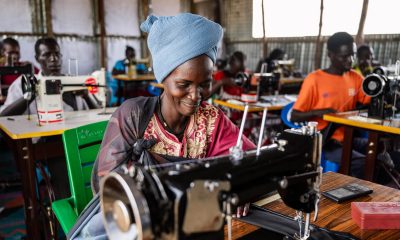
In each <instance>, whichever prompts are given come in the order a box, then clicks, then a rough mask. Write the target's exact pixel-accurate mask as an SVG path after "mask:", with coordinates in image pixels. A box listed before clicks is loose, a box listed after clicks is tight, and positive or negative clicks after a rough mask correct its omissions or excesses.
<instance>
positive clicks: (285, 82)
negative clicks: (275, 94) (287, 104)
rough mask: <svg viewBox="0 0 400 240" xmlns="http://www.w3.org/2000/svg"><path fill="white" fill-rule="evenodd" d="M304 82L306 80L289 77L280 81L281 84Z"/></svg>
mask: <svg viewBox="0 0 400 240" xmlns="http://www.w3.org/2000/svg"><path fill="white" fill-rule="evenodd" d="M303 80H304V78H295V77H288V78H281V79H279V83H280V84H292V83H302V82H303Z"/></svg>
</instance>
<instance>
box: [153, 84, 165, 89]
mask: <svg viewBox="0 0 400 240" xmlns="http://www.w3.org/2000/svg"><path fill="white" fill-rule="evenodd" d="M150 85H151V86H153V87H157V88H161V89H164V84H162V83H156V82H151V83H150Z"/></svg>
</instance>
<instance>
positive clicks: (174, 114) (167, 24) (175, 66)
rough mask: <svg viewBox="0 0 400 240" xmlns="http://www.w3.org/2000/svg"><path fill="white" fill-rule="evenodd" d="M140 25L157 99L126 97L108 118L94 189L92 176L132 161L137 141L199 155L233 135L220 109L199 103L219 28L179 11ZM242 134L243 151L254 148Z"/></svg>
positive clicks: (223, 147)
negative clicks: (158, 87) (145, 34)
mask: <svg viewBox="0 0 400 240" xmlns="http://www.w3.org/2000/svg"><path fill="white" fill-rule="evenodd" d="M141 29H142V30H143V31H145V32H148V33H149V35H148V46H149V49H150V52H151V54H152V58H153V62H154V73H155V76H156V78H157V80H158V81H159V82H162V83H163V84H164V91H163V93H162V95H161V96H160V97H139V98H134V99H129V100H127V101H125V102H124V103H123V104H122V105H121V107H120V108H119V109H118V110H117V111H116V112H115V113H114V115H113V116H112V117H111V120H110V122H109V124H108V127H107V130H106V133H105V136H104V139H103V142H102V146H101V149H100V153H99V156H98V159H97V161H96V164H95V168H94V172H93V186H94V189H95V191H97V190H98V181H99V179H98V178H99V177H102V176H104V175H105V174H107V173H108V172H109V171H110V170H112V169H113V168H114V167H115V166H117V165H119V163H121V162H123V161H125V160H126V159H129V160H130V161H132V162H133V163H135V162H137V161H138V157H139V156H135V154H132V152H135V151H136V150H135V149H137V148H138V144H139V143H140V145H141V147H139V148H140V149H143V148H148V149H149V151H150V152H152V153H157V154H162V155H166V156H173V157H181V158H204V157H212V156H218V155H221V154H227V153H228V152H229V148H230V147H232V146H234V145H235V144H236V141H237V138H238V135H239V129H238V128H237V127H236V126H235V125H234V124H233V123H232V122H231V121H230V120H229V119H228V118H227V117H226V116H225V115H224V114H223V112H222V111H221V110H220V109H218V108H216V107H214V106H212V105H209V104H207V103H206V102H205V101H204V100H205V99H206V98H207V97H208V95H209V91H210V84H211V81H212V69H213V65H214V63H215V59H216V53H217V47H216V46H217V43H218V41H219V40H220V39H221V37H222V28H221V26H220V25H219V24H217V23H214V22H212V21H209V20H207V19H206V18H204V17H201V16H198V15H193V14H189V13H185V14H180V15H177V16H174V17H155V16H149V17H148V18H147V20H146V21H145V22H144V23H142V25H141ZM242 138H243V141H242V142H243V149H245V150H246V149H251V148H255V145H254V144H253V143H252V142H250V141H249V140H248V139H247V138H246V137H244V136H243V137H242ZM148 164H158V162H152V163H148Z"/></svg>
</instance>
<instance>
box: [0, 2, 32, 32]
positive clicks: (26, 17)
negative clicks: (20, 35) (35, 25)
mask: <svg viewBox="0 0 400 240" xmlns="http://www.w3.org/2000/svg"><path fill="white" fill-rule="evenodd" d="M31 21H32V15H31V10H30V7H29V1H27V0H12V1H11V0H0V31H6V32H31V31H32V22H31Z"/></svg>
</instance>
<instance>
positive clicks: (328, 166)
mask: <svg viewBox="0 0 400 240" xmlns="http://www.w3.org/2000/svg"><path fill="white" fill-rule="evenodd" d="M293 105H294V102H291V103H289V104H287V105H286V106H285V107H283V109H282V111H281V119H282V121H283V123H284V124H285V125H286V126H288V127H290V128H300V127H301V126H304V125H305V123H304V122H300V123H297V122H292V121H290V117H291V115H292V110H293ZM321 166H322V168H323V172H324V173H325V172H338V171H339V164H338V163H335V162H332V161H329V160H327V159H326V158H325V154H324V152H323V151H322V156H321Z"/></svg>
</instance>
